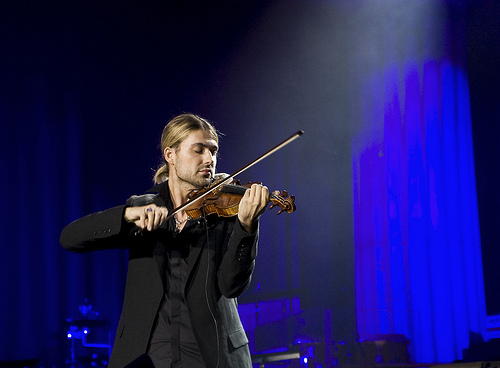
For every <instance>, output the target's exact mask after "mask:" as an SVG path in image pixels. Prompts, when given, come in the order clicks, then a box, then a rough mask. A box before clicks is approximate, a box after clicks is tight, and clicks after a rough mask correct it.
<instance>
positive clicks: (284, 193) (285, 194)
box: [281, 190, 288, 198]
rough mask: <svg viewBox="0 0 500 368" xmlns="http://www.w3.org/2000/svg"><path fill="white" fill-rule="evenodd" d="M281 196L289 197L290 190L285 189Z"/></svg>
mask: <svg viewBox="0 0 500 368" xmlns="http://www.w3.org/2000/svg"><path fill="white" fill-rule="evenodd" d="M281 196H282V197H284V198H286V197H288V192H287V191H286V190H284V191H283V192H281Z"/></svg>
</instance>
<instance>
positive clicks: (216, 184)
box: [165, 130, 304, 220]
mask: <svg viewBox="0 0 500 368" xmlns="http://www.w3.org/2000/svg"><path fill="white" fill-rule="evenodd" d="M302 134H304V131H303V130H299V131H297V133H295V134H293V135H292V136H290V137H289V138H287V139H285V140H284V141H283V142H281V143H280V144H278V145H276V146H275V147H273V148H271V149H270V150H269V151H267V152H266V153H264V154H262V155H260V156H259V157H257V158H256V159H255V160H253V161H252V162H250V163H249V164H246V165H245V166H243V167H242V168H241V169H239V170H236V171H235V172H234V173H232V174H231V175H229V176H226V177H224V178H221V179H219V180H217V181H214V182H213V183H212V184H210V186H209V187H208V188H207V190H206V191H204V192H202V193H198V194H195V195H194V196H193V198H191V199H190V200H189V201H187V202H186V203H184V204H182V205H180V206H179V207H177V208H174V209H173V210H172V213H170V214H168V215H167V218H166V219H165V220H168V219H170V218H171V217H172V216H174V215H175V214H176V213H178V212H180V211H182V210H184V209H186V208H187V207H189V206H191V205H192V204H193V203H194V202H196V201H198V200H200V199H201V198H203V197H205V196H206V195H208V194H209V193H211V192H213V191H214V190H216V189H217V188H219V187H220V186H222V185H224V183H226V182H227V181H229V180H231V179H233V178H234V177H235V176H237V175H239V174H241V173H242V172H243V171H245V170H248V169H249V168H251V167H252V166H254V165H255V164H257V163H259V162H260V161H262V160H264V159H265V158H267V157H269V156H271V155H272V154H273V153H275V152H276V151H278V150H280V149H282V148H283V147H285V146H286V145H287V144H289V143H291V142H293V141H294V140H296V139H297V138H299V137H300V136H301V135H302Z"/></svg>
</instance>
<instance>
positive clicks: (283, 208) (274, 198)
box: [269, 190, 297, 215]
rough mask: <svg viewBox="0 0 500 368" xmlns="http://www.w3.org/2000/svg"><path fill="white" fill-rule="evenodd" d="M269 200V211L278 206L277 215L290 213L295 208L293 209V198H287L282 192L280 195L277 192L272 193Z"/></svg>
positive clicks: (285, 192)
mask: <svg viewBox="0 0 500 368" xmlns="http://www.w3.org/2000/svg"><path fill="white" fill-rule="evenodd" d="M269 200H270V201H271V203H272V204H271V206H269V209H271V208H274V207H276V206H278V207H279V208H280V210H279V211H278V213H277V214H278V215H279V214H280V213H283V212H286V213H292V212H293V211H295V210H296V209H297V208H296V207H295V196H293V195H292V196H288V192H287V191H286V190H283V191H282V192H281V193H280V192H279V191H277V190H276V191H274V192H273V193H272V194H271V195H270V196H269Z"/></svg>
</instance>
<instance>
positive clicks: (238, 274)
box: [60, 182, 258, 368]
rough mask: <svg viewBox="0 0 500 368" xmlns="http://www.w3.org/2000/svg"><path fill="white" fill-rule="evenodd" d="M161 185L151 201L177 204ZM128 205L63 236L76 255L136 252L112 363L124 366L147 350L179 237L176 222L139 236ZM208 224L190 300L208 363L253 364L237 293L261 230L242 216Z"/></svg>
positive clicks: (198, 247) (192, 264) (191, 265)
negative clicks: (172, 244)
mask: <svg viewBox="0 0 500 368" xmlns="http://www.w3.org/2000/svg"><path fill="white" fill-rule="evenodd" d="M154 190H155V191H157V192H158V194H157V195H155V196H150V197H147V198H146V200H147V202H148V203H151V202H152V203H155V204H157V205H158V206H167V208H169V207H170V208H171V203H170V199H169V195H168V186H167V183H166V182H165V183H162V184H160V185H158V186H156V187H155V188H154ZM136 199H137V197H136ZM139 199H140V198H139ZM133 202H135V203H137V202H138V201H133ZM139 202H140V201H139ZM141 204H144V201H143V202H142V203H141ZM126 207H127V206H126V205H123V206H118V207H114V208H111V209H108V210H105V211H102V212H97V213H94V214H91V215H88V216H85V217H83V218H81V219H79V220H76V221H74V222H72V223H71V224H69V225H68V226H66V227H65V228H64V229H63V231H62V233H61V238H60V242H61V245H62V246H63V247H64V248H66V249H68V250H71V251H74V252H88V251H93V250H100V249H111V248H127V249H128V250H129V265H128V273H127V283H126V287H125V297H124V303H123V310H122V315H121V318H120V322H119V324H118V328H117V331H116V339H115V343H114V346H113V352H112V354H111V359H110V363H109V367H111V368H114V367H124V366H125V365H127V364H128V363H130V362H131V361H133V360H134V359H136V358H137V357H138V356H140V355H141V354H144V353H145V352H146V351H147V346H148V342H149V338H150V335H151V332H152V329H153V325H154V322H155V318H156V315H157V312H158V309H159V306H160V302H161V300H162V297H163V295H164V288H165V287H168V285H165V283H166V280H165V279H166V278H165V277H164V275H165V270H164V269H163V267H164V265H165V262H164V260H163V257H165V254H164V249H165V246H166V247H168V239H169V237H171V236H172V233H171V232H169V230H168V224H163V225H162V226H160V228H159V229H157V230H155V231H153V232H143V233H142V234H139V235H137V234H136V233H137V230H138V228H137V227H135V226H132V225H131V224H128V223H126V222H125V221H124V220H123V215H124V211H125V208H126ZM200 223H201V224H200V226H202V228H203V230H204V231H202V232H200V233H199V234H198V236H197V237H193V241H192V243H191V251H190V253H189V256H188V258H187V263H188V270H189V272H188V280H187V283H186V290H185V297H186V304H187V308H188V312H189V316H190V319H191V325H192V327H193V330H194V333H195V336H196V340H197V342H198V345H199V348H200V351H201V354H202V357H203V360H204V362H205V364H206V366H207V367H220V368H222V367H237V368H242V367H251V366H252V365H251V358H250V353H249V349H248V339H247V337H246V334H245V331H244V329H243V326H242V324H241V321H240V318H239V315H238V311H237V302H236V298H237V297H238V296H240V295H241V294H242V293H243V292H244V291H245V290H246V289H247V288H248V285H249V283H250V279H251V275H252V272H253V269H254V265H255V258H256V256H257V240H258V231H257V232H256V233H254V234H248V233H247V232H245V231H244V230H243V228H242V227H241V225H240V223H239V221H238V220H237V217H231V218H219V217H217V216H216V215H210V216H207V218H206V219H202V220H200ZM207 239H208V241H207Z"/></svg>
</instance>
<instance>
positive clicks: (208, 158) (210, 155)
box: [203, 150, 215, 165]
mask: <svg viewBox="0 0 500 368" xmlns="http://www.w3.org/2000/svg"><path fill="white" fill-rule="evenodd" d="M203 158H204V162H205V163H208V164H210V165H211V164H213V163H214V158H215V155H214V154H213V153H212V152H210V150H206V151H205V155H204V157H203Z"/></svg>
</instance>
